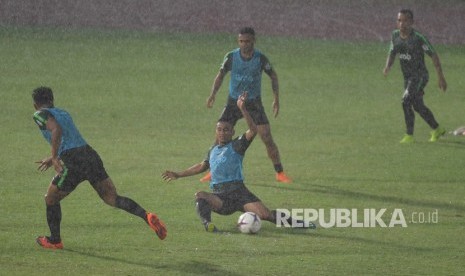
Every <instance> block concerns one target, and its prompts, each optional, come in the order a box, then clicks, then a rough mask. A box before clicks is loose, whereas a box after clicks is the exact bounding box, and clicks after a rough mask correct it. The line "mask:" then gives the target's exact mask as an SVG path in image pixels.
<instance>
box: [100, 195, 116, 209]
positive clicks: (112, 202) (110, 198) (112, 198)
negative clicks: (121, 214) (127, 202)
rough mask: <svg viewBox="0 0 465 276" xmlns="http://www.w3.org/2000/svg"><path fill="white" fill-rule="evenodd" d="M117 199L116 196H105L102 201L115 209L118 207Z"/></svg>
mask: <svg viewBox="0 0 465 276" xmlns="http://www.w3.org/2000/svg"><path fill="white" fill-rule="evenodd" d="M116 198H117V196H116V195H104V196H103V197H102V200H103V202H105V203H106V204H108V205H110V206H112V207H115V206H116Z"/></svg>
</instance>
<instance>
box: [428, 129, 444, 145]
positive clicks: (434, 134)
mask: <svg viewBox="0 0 465 276" xmlns="http://www.w3.org/2000/svg"><path fill="white" fill-rule="evenodd" d="M444 134H446V130H445V129H444V128H443V127H438V128H436V129H435V130H433V131H431V138H430V139H429V141H430V142H436V141H437V140H438V139H439V137H441V136H442V135H444Z"/></svg>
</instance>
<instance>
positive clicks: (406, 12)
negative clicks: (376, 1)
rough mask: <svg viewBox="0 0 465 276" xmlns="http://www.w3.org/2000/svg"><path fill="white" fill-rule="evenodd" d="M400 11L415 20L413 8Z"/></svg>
mask: <svg viewBox="0 0 465 276" xmlns="http://www.w3.org/2000/svg"><path fill="white" fill-rule="evenodd" d="M399 13H401V14H405V15H406V16H407V17H408V18H410V20H413V11H412V10H411V9H401V10H400V11H399Z"/></svg>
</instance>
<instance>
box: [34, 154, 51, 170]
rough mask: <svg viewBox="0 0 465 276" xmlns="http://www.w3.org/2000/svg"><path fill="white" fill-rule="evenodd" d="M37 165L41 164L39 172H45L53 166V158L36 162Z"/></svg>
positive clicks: (38, 168)
mask: <svg viewBox="0 0 465 276" xmlns="http://www.w3.org/2000/svg"><path fill="white" fill-rule="evenodd" d="M35 163H36V164H39V167H37V170H39V171H41V172H44V171H46V170H48V168H50V167H51V166H52V157H48V158H45V159H42V160H39V161H36V162H35Z"/></svg>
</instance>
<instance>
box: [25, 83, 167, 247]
mask: <svg viewBox="0 0 465 276" xmlns="http://www.w3.org/2000/svg"><path fill="white" fill-rule="evenodd" d="M32 98H33V101H34V107H35V109H36V112H35V113H34V117H33V118H34V121H35V122H36V123H37V125H38V126H39V128H40V130H41V131H42V134H43V136H44V138H45V139H46V140H47V141H48V142H49V143H50V145H51V156H50V157H48V158H45V159H43V160H41V161H37V162H36V163H38V164H40V165H39V168H38V169H39V170H41V171H46V170H47V169H48V168H49V167H51V166H53V167H54V169H55V171H56V173H57V175H56V176H55V177H54V178H53V179H52V182H51V183H50V186H49V187H48V190H47V194H46V195H45V204H46V210H47V212H46V215H47V223H48V226H49V228H50V237H46V236H40V237H38V238H37V239H36V241H37V243H38V244H39V245H40V246H42V247H44V248H50V249H63V242H62V240H61V236H60V223H61V205H60V201H61V200H62V199H63V198H65V197H66V196H67V195H69V194H70V193H71V192H72V191H73V190H74V189H76V187H77V186H78V185H79V183H81V182H83V181H84V180H88V181H89V182H90V184H91V185H92V187H93V188H94V189H95V191H96V192H97V193H98V195H99V196H100V198H101V199H103V201H104V202H105V203H106V204H108V205H110V206H113V207H116V208H120V209H123V210H125V211H127V212H129V213H131V214H133V215H135V216H138V217H140V218H142V219H143V220H144V221H145V222H146V223H147V224H148V225H149V226H150V227H151V228H152V229H153V230H154V231H155V232H156V233H157V235H158V237H159V238H160V239H162V240H163V239H164V238H165V237H166V234H167V231H166V228H165V225H164V223H163V222H162V221H161V220H160V219H158V217H157V215H156V214H154V213H148V212H146V211H145V210H144V209H143V208H142V207H141V206H139V204H137V203H136V202H135V201H133V200H132V199H130V198H127V197H123V196H120V195H118V194H117V192H116V188H115V186H114V185H113V181H112V180H111V179H110V177H109V176H108V174H107V172H106V171H105V168H104V167H103V162H102V160H101V159H100V156H99V155H98V153H97V152H96V151H95V150H94V149H92V148H91V147H90V146H89V145H88V144H87V142H86V141H85V140H84V138H82V136H81V134H80V133H79V131H78V129H77V128H76V126H75V125H74V122H73V119H72V118H71V116H70V115H69V113H68V112H66V111H65V110H63V109H59V108H56V107H55V106H54V100H53V92H52V90H51V89H50V88H48V87H39V88H36V89H35V90H34V91H33V93H32Z"/></svg>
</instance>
